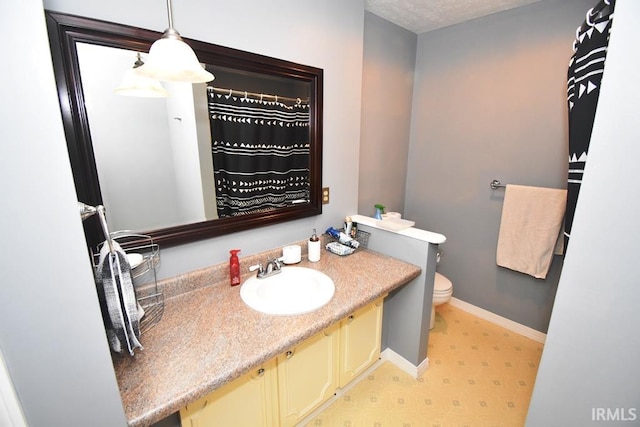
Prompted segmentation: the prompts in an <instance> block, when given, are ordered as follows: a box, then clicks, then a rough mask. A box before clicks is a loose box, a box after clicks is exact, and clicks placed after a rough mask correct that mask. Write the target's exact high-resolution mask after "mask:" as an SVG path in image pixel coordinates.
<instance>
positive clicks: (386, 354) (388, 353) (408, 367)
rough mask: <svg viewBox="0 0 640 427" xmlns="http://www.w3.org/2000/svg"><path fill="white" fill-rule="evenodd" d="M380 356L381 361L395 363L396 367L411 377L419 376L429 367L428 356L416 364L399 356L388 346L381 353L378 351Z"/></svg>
mask: <svg viewBox="0 0 640 427" xmlns="http://www.w3.org/2000/svg"><path fill="white" fill-rule="evenodd" d="M380 358H381V359H382V360H383V361H388V362H391V363H393V364H394V365H396V366H397V367H398V368H400V369H401V370H403V371H404V372H406V373H407V374H409V375H411V376H412V377H413V378H416V379H417V378H420V377H421V376H422V374H424V372H425V371H426V370H427V369H428V368H429V358H428V357H426V358H425V359H424V360H423V361H422V363H420V364H419V365H418V366H416V365H414V364H413V363H411V362H409V361H408V360H407V359H405V358H404V357H402V356H400V355H399V354H398V353H396V352H395V351H393V350H391V349H390V348H385V349H384V350H383V351H382V353H380Z"/></svg>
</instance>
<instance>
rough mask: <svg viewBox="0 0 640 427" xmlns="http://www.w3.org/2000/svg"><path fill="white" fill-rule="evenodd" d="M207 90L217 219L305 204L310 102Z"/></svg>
mask: <svg viewBox="0 0 640 427" xmlns="http://www.w3.org/2000/svg"><path fill="white" fill-rule="evenodd" d="M237 93H243V91H237V90H234V91H232V92H230V94H220V93H216V92H214V91H213V90H211V88H210V89H209V90H208V100H209V102H208V105H209V119H210V122H211V137H212V138H211V150H212V154H213V171H214V178H215V186H216V201H217V207H218V215H219V217H220V218H223V217H229V216H237V215H246V214H248V213H255V212H268V211H271V210H273V209H276V208H279V207H285V206H292V205H295V204H296V203H302V202H308V201H309V198H310V195H309V164H310V163H309V154H310V152H309V106H308V105H307V104H306V103H293V105H286V104H284V103H282V102H276V101H275V100H272V99H273V97H269V101H267V100H264V101H263V100H261V99H256V98H249V97H246V96H236V95H235V94H237Z"/></svg>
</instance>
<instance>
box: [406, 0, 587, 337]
mask: <svg viewBox="0 0 640 427" xmlns="http://www.w3.org/2000/svg"><path fill="white" fill-rule="evenodd" d="M592 3H593V1H592V0H569V1H554V0H550V1H542V2H539V3H535V4H532V5H529V6H524V7H521V8H518V9H513V10H509V11H506V12H502V13H498V14H494V15H490V16H488V17H485V18H480V19H476V20H474V21H470V22H467V23H463V24H459V25H455V26H451V27H448V28H444V29H441V30H436V31H433V32H429V33H424V34H421V35H420V36H419V37H418V53H417V64H416V80H415V90H414V96H413V116H412V120H411V143H410V149H409V166H408V171H407V192H406V196H405V216H406V217H408V218H410V219H413V220H415V221H416V224H417V226H419V227H420V228H424V229H427V230H433V231H435V232H438V233H442V234H444V235H445V236H447V242H446V243H445V244H444V245H442V250H443V253H444V256H443V257H442V261H441V263H440V266H439V271H440V272H441V273H443V274H444V275H446V276H447V277H449V278H450V279H451V281H452V282H453V286H454V288H453V289H454V291H453V296H454V297H456V298H459V299H461V300H464V301H466V302H468V303H471V304H473V305H476V306H479V307H481V308H484V309H486V310H489V311H491V312H493V313H496V314H498V315H501V316H504V317H506V318H508V319H511V320H514V321H516V322H518V323H521V324H524V325H526V326H529V327H531V328H533V329H536V330H539V331H542V332H546V330H547V327H548V321H549V317H550V313H551V308H552V306H553V299H554V296H555V292H556V289H557V283H558V277H559V272H560V268H561V261H560V259H559V257H556V259H555V260H554V263H553V266H552V269H551V272H550V274H549V276H548V277H547V279H546V280H539V279H534V278H532V277H530V276H527V275H524V274H521V273H516V272H513V271H510V270H507V269H503V268H499V267H497V266H496V262H495V253H496V243H497V238H498V229H499V224H500V216H501V210H502V201H503V197H504V190H495V191H492V190H491V189H490V188H489V182H490V181H491V180H493V179H499V180H500V181H502V182H503V183H513V184H522V185H533V186H542V187H555V188H565V187H566V174H567V156H568V148H567V107H566V74H567V66H568V61H569V57H570V56H571V45H572V42H573V39H574V37H575V29H576V27H577V26H578V25H580V23H581V22H582V21H583V19H584V14H585V11H586V10H587V9H588V7H590V6H587V5H591V6H593V4H592Z"/></svg>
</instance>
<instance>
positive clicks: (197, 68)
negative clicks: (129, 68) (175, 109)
mask: <svg viewBox="0 0 640 427" xmlns="http://www.w3.org/2000/svg"><path fill="white" fill-rule="evenodd" d="M167 13H168V15H169V28H167V29H166V30H165V31H164V34H162V38H160V39H159V40H156V41H155V42H154V43H153V44H152V45H151V49H150V50H149V57H148V58H147V62H146V63H145V64H144V65H143V66H141V67H140V68H139V69H138V72H139V73H141V74H142V75H145V76H147V77H150V78H153V79H156V80H161V81H167V82H186V83H204V82H209V81H211V80H213V79H214V77H213V74H211V73H210V72H208V71H207V70H205V69H204V68H203V67H202V65H200V62H199V61H198V58H197V57H196V54H195V53H194V52H193V50H192V49H191V48H190V47H189V45H188V44H186V43H185V42H184V41H183V40H182V37H180V34H179V33H178V32H177V31H176V29H175V28H173V17H172V14H171V0H167Z"/></svg>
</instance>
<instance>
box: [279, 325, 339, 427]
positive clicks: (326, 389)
mask: <svg viewBox="0 0 640 427" xmlns="http://www.w3.org/2000/svg"><path fill="white" fill-rule="evenodd" d="M339 335H340V334H339V324H334V325H332V326H330V327H329V328H328V329H326V330H324V331H323V332H321V333H319V334H317V335H315V336H314V337H312V338H309V339H308V340H306V341H305V342H303V343H301V344H300V345H298V346H297V347H295V348H292V349H291V350H290V351H287V352H286V353H285V354H282V355H280V356H278V358H277V362H278V369H277V371H278V389H279V393H278V397H279V401H280V425H281V426H282V427H287V426H293V425H295V424H296V422H298V421H300V420H301V419H302V418H304V417H305V416H306V415H308V414H309V413H311V411H313V410H314V409H315V408H317V407H318V406H320V405H321V404H322V403H323V402H325V401H326V400H327V399H328V398H330V397H331V396H332V395H333V394H334V393H335V390H336V388H337V385H338V359H339V357H338V345H339V343H340V339H339Z"/></svg>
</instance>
